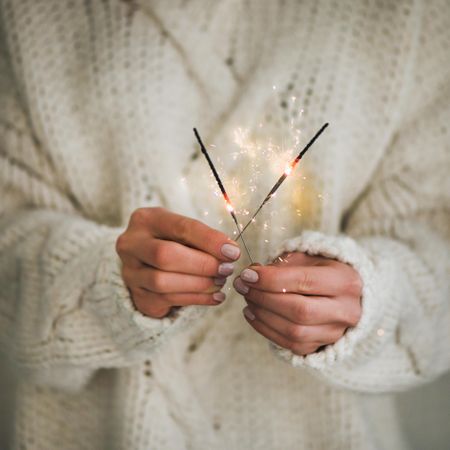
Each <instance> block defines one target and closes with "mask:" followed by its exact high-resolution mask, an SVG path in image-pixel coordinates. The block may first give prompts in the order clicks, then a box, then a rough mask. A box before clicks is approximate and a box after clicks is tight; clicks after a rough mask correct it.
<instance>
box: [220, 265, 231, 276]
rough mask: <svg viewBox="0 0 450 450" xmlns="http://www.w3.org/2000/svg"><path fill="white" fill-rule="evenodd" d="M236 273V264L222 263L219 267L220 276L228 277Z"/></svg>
mask: <svg viewBox="0 0 450 450" xmlns="http://www.w3.org/2000/svg"><path fill="white" fill-rule="evenodd" d="M233 271H234V264H233V263H229V262H225V263H222V264H221V265H220V266H219V270H218V272H219V275H223V276H224V277H227V276H228V275H231V274H232V273H233Z"/></svg>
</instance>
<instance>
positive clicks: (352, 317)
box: [347, 301, 362, 326]
mask: <svg viewBox="0 0 450 450" xmlns="http://www.w3.org/2000/svg"><path fill="white" fill-rule="evenodd" d="M361 314H362V310H361V303H360V302H359V301H358V305H357V306H354V307H352V308H350V311H349V313H348V315H347V316H348V324H349V325H351V326H355V325H357V324H358V322H359V321H360V319H361Z"/></svg>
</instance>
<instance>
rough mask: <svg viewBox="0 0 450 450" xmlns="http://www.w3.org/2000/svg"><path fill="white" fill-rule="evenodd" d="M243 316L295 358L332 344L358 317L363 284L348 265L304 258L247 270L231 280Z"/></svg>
mask: <svg viewBox="0 0 450 450" xmlns="http://www.w3.org/2000/svg"><path fill="white" fill-rule="evenodd" d="M234 287H235V289H236V290H237V291H238V292H239V293H240V294H242V295H243V296H244V297H245V300H246V301H247V304H248V306H247V307H246V308H244V315H245V317H246V319H247V321H248V323H249V324H250V325H251V326H252V327H253V328H254V329H255V330H256V331H257V332H258V333H260V334H262V335H263V336H265V337H266V338H267V339H269V340H271V341H272V342H274V343H275V344H278V345H279V346H280V347H284V348H287V349H289V350H291V351H292V352H293V353H295V354H297V355H307V354H309V353H313V352H315V351H316V350H317V349H318V348H319V347H321V346H323V345H327V344H333V343H334V342H336V341H337V340H338V339H339V338H340V337H341V336H342V335H343V334H344V333H345V330H346V329H347V328H348V327H353V326H355V325H356V324H357V323H358V321H359V318H360V316H361V301H360V300H361V291H362V282H361V279H360V277H359V275H358V273H357V272H356V271H355V270H354V269H353V268H352V267H351V266H349V265H347V264H344V263H341V262H338V261H335V260H333V259H328V258H324V257H319V256H309V255H306V254H304V253H289V254H285V255H282V256H281V257H280V258H278V259H277V261H276V262H275V263H273V264H271V265H268V266H251V267H250V268H247V269H244V270H243V271H242V273H241V274H240V276H239V277H238V278H236V279H235V280H234Z"/></svg>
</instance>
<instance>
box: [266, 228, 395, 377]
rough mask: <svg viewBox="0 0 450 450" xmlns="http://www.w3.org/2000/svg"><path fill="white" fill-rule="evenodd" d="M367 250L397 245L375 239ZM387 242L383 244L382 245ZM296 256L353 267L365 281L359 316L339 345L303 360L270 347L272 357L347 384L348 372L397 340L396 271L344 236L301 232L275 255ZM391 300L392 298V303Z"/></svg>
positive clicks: (389, 261) (389, 263)
mask: <svg viewBox="0 0 450 450" xmlns="http://www.w3.org/2000/svg"><path fill="white" fill-rule="evenodd" d="M377 241H380V242H377V243H374V242H371V243H370V246H372V245H373V244H376V246H381V247H383V246H385V245H388V246H389V247H392V246H394V247H395V246H396V245H397V244H395V243H393V242H392V241H390V240H389V239H383V238H379V239H377ZM385 241H386V242H385ZM293 251H299V252H304V253H308V254H310V255H321V256H324V257H327V258H332V259H336V260H338V261H341V262H343V263H346V264H349V265H351V266H352V267H353V268H354V269H355V270H356V271H357V272H358V273H359V275H360V277H361V280H362V282H363V289H362V298H361V302H362V315H361V319H360V321H359V323H358V324H357V325H356V326H355V327H354V328H349V329H348V330H347V332H346V333H345V334H344V336H342V338H340V339H339V340H338V341H337V342H335V343H334V344H332V345H328V346H326V347H325V348H324V349H323V350H321V351H318V352H316V353H312V354H310V355H307V356H298V355H295V354H293V353H292V352H291V351H290V350H286V349H283V348H281V347H279V346H277V345H275V344H271V345H272V347H273V350H274V351H275V353H276V354H277V355H278V356H279V357H281V358H282V359H284V360H287V361H289V362H290V363H291V364H292V365H293V366H295V367H299V366H303V367H307V368H310V369H313V370H315V371H319V372H320V374H322V375H324V376H325V377H330V378H332V381H333V382H334V383H336V384H340V385H347V384H348V381H349V379H350V378H351V377H350V376H349V374H350V372H351V371H352V369H353V368H355V367H361V366H362V365H364V364H365V363H366V362H367V361H369V360H371V359H372V358H374V356H375V355H378V354H380V352H381V351H382V350H383V347H384V346H385V344H386V342H388V341H389V340H390V339H393V338H395V330H396V327H397V323H398V318H399V314H400V310H401V308H402V301H401V299H400V298H395V297H400V296H396V295H395V286H396V281H397V282H398V280H396V270H395V267H394V263H393V262H392V259H391V258H386V259H385V258H382V260H381V261H380V259H379V258H372V257H371V252H370V250H367V249H366V248H365V245H364V243H362V244H358V243H357V242H356V241H355V240H353V239H351V238H349V237H347V236H327V235H324V234H322V233H319V232H305V233H304V234H302V235H301V236H299V237H297V238H294V239H290V240H287V241H285V242H284V243H283V244H282V246H281V247H280V248H279V249H278V250H277V252H276V254H274V255H273V256H278V255H280V254H282V253H284V252H293ZM393 297H394V298H393Z"/></svg>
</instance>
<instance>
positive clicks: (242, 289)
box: [233, 277, 250, 295]
mask: <svg viewBox="0 0 450 450" xmlns="http://www.w3.org/2000/svg"><path fill="white" fill-rule="evenodd" d="M233 286H234V288H235V289H236V290H237V291H238V292H239V294H242V295H245V294H247V293H248V291H249V290H250V288H249V287H248V286H246V285H245V284H244V283H243V282H242V280H241V279H240V278H239V277H238V278H236V279H235V280H234V283H233Z"/></svg>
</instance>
